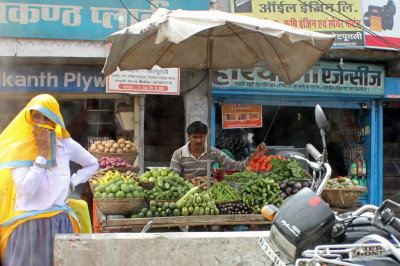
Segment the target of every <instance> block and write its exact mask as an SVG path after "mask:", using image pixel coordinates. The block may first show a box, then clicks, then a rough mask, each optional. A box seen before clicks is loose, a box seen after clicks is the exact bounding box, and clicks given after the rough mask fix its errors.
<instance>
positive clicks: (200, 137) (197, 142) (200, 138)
mask: <svg viewBox="0 0 400 266" xmlns="http://www.w3.org/2000/svg"><path fill="white" fill-rule="evenodd" d="M189 141H190V146H192V147H194V148H202V147H203V146H204V144H205V143H206V134H192V135H189Z"/></svg>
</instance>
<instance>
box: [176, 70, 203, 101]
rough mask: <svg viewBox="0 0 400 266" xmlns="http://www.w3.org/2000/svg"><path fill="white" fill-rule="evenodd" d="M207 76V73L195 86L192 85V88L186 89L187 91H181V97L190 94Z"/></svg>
mask: <svg viewBox="0 0 400 266" xmlns="http://www.w3.org/2000/svg"><path fill="white" fill-rule="evenodd" d="M207 76H208V72H207V73H206V74H205V75H204V77H202V78H201V79H200V81H199V82H197V83H196V85H194V86H193V87H191V88H190V89H187V90H184V91H182V92H181V94H182V95H185V94H188V93H189V92H191V91H192V90H193V89H195V88H197V86H199V85H200V83H202V82H203V81H204V80H205V78H206V77H207Z"/></svg>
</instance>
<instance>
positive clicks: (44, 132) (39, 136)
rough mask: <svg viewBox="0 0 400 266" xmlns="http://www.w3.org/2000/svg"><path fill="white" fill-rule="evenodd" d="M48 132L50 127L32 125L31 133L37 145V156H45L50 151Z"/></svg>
mask: <svg viewBox="0 0 400 266" xmlns="http://www.w3.org/2000/svg"><path fill="white" fill-rule="evenodd" d="M50 133H51V129H48V128H43V127H38V126H34V127H33V135H34V136H35V138H36V143H37V145H38V147H39V156H42V157H44V158H47V156H48V155H49V153H50Z"/></svg>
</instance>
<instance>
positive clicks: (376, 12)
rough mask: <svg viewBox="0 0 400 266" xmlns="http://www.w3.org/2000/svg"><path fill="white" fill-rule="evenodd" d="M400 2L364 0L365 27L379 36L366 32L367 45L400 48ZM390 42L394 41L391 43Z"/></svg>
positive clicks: (392, 0)
mask: <svg viewBox="0 0 400 266" xmlns="http://www.w3.org/2000/svg"><path fill="white" fill-rule="evenodd" d="M399 10H400V2H399V1H398V0H380V1H376V0H362V11H363V22H364V27H366V28H368V29H369V30H370V31H371V32H372V33H374V34H376V35H379V38H377V37H375V36H374V35H371V34H370V33H368V32H365V45H366V46H367V47H373V48H382V49H396V48H397V49H399V48H400V12H399ZM389 43H392V45H390V44H389Z"/></svg>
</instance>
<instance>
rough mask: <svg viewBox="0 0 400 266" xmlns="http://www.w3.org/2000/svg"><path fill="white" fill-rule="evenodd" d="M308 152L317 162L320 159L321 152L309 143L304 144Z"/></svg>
mask: <svg viewBox="0 0 400 266" xmlns="http://www.w3.org/2000/svg"><path fill="white" fill-rule="evenodd" d="M306 148H307V151H308V153H309V154H310V155H311V156H312V157H313V158H314V160H316V161H317V162H318V161H320V160H321V159H322V154H321V153H320V152H319V151H318V150H317V149H316V148H315V147H314V146H313V145H312V144H311V143H308V144H307V145H306Z"/></svg>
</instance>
